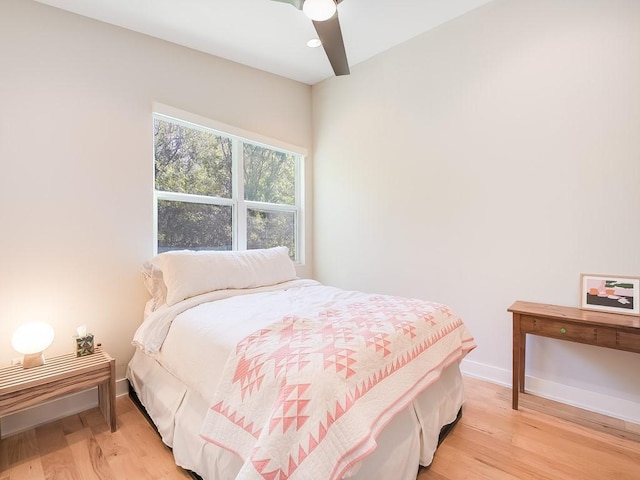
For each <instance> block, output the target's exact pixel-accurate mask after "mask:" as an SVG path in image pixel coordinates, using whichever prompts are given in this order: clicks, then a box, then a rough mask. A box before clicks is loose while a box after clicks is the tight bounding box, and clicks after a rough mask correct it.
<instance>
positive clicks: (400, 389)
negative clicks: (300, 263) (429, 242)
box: [201, 289, 475, 480]
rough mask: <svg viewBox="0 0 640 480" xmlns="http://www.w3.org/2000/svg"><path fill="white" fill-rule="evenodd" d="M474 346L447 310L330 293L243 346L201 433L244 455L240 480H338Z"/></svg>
mask: <svg viewBox="0 0 640 480" xmlns="http://www.w3.org/2000/svg"><path fill="white" fill-rule="evenodd" d="M474 347H475V344H474V343H473V338H472V337H471V335H470V334H469V332H468V331H467V328H466V327H465V325H464V323H463V322H462V320H461V319H460V318H458V317H457V316H456V315H454V314H453V313H452V312H451V310H450V309H449V308H448V307H446V306H445V305H441V304H437V303H432V302H426V301H422V300H416V299H409V298H404V297H393V296H384V295H371V294H365V293H357V292H347V291H343V290H339V289H333V290H332V294H331V298H330V299H329V301H325V302H322V303H320V304H318V303H316V304H312V305H311V306H310V307H308V308H306V309H305V308H301V309H300V310H296V311H295V313H292V314H291V315H288V316H285V317H284V318H282V319H281V320H280V321H278V322H276V323H273V324H271V325H270V326H268V327H266V328H262V329H260V330H258V331H256V332H254V333H253V334H251V335H249V336H247V337H246V338H244V339H243V340H242V341H240V342H239V343H238V344H237V346H236V348H235V350H234V351H233V352H232V353H231V355H230V357H229V359H228V361H227V363H226V366H225V368H224V373H223V376H222V378H221V380H220V382H219V384H218V389H217V391H216V394H215V398H214V401H213V404H212V406H211V408H210V410H209V411H208V413H207V417H206V420H205V422H204V425H203V427H202V430H201V436H202V437H203V438H204V439H205V440H207V441H209V442H211V443H214V444H216V445H219V446H221V447H222V448H225V449H227V450H229V451H232V452H235V453H236V454H237V455H239V456H240V458H242V460H243V461H244V465H243V467H242V469H241V471H240V473H239V475H238V476H237V477H236V478H238V479H267V480H271V479H273V480H284V479H292V480H294V479H305V480H308V479H314V478H317V479H339V478H342V477H343V476H344V475H345V474H347V473H348V472H349V471H350V469H352V468H353V467H354V466H356V465H357V463H358V462H359V461H360V460H362V459H363V458H364V457H365V456H367V455H368V454H369V453H371V452H372V451H373V450H374V449H375V447H376V441H375V438H376V436H377V435H378V433H379V432H380V431H381V430H382V429H383V427H384V426H385V425H386V424H387V423H388V422H389V421H390V420H391V418H392V417H393V416H394V415H395V414H396V413H398V412H399V411H401V410H402V409H403V408H405V407H406V406H407V405H409V404H410V403H411V402H412V401H413V399H414V398H415V397H416V396H417V395H418V394H419V393H420V392H422V391H423V390H424V389H426V388H427V387H428V386H429V385H430V384H431V383H433V382H434V381H435V380H437V379H438V378H439V376H440V374H441V372H442V371H443V370H444V369H445V368H446V367H447V366H449V365H450V364H452V363H453V362H456V361H459V360H460V359H461V358H462V357H463V356H464V355H466V353H467V352H469V351H470V350H472V349H473V348H474Z"/></svg>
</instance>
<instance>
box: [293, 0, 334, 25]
mask: <svg viewBox="0 0 640 480" xmlns="http://www.w3.org/2000/svg"><path fill="white" fill-rule="evenodd" d="M336 8H337V7H336V3H335V1H334V0H305V2H304V4H303V5H302V11H303V12H304V14H305V15H306V16H307V17H309V18H310V19H311V20H315V21H316V22H324V21H325V20H329V19H330V18H331V17H333V15H334V14H335V13H336Z"/></svg>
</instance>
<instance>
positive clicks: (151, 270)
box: [142, 262, 167, 312]
mask: <svg viewBox="0 0 640 480" xmlns="http://www.w3.org/2000/svg"><path fill="white" fill-rule="evenodd" d="M142 277H143V279H144V285H145V287H147V290H149V293H150V294H151V300H150V305H149V309H150V310H151V311H152V312H154V311H156V310H157V309H158V308H159V307H160V306H161V305H163V304H164V303H165V302H166V301H167V286H166V285H165V284H164V279H163V278H162V270H160V267H158V266H157V265H154V264H153V263H151V262H145V263H144V264H143V265H142Z"/></svg>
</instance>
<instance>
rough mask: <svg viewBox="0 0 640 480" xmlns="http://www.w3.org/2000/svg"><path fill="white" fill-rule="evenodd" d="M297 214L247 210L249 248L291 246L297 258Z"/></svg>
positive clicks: (292, 254)
mask: <svg viewBox="0 0 640 480" xmlns="http://www.w3.org/2000/svg"><path fill="white" fill-rule="evenodd" d="M295 220H296V215H295V213H293V212H273V211H271V212H268V211H265V210H252V209H249V210H247V249H254V248H271V247H278V246H284V247H289V256H290V257H291V258H292V259H294V260H295V255H296V244H295V231H296V225H295V224H296V221H295Z"/></svg>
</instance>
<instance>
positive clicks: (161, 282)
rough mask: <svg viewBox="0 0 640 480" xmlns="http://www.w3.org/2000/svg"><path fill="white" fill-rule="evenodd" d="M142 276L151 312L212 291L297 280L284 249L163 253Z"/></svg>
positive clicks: (149, 265) (147, 263)
mask: <svg viewBox="0 0 640 480" xmlns="http://www.w3.org/2000/svg"><path fill="white" fill-rule="evenodd" d="M142 273H143V276H144V283H145V286H146V287H147V289H148V290H149V293H150V294H151V297H152V299H151V301H150V309H151V311H155V310H157V309H158V308H159V307H160V306H162V305H164V304H165V303H166V304H167V305H169V306H171V305H175V304H176V303H178V302H180V301H182V300H185V299H187V298H191V297H195V296H196V295H201V294H203V293H207V292H213V291H215V290H225V289H239V288H256V287H263V286H267V285H276V284H278V283H282V282H286V281H289V280H295V279H296V278H297V275H296V270H295V266H294V264H293V262H292V261H291V258H290V257H289V249H288V248H287V247H274V248H266V249H256V250H243V251H214V250H204V251H192V250H179V251H171V252H165V253H161V254H159V255H156V256H155V257H154V258H152V259H151V260H149V261H148V262H146V263H145V264H144V265H143V269H142Z"/></svg>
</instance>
